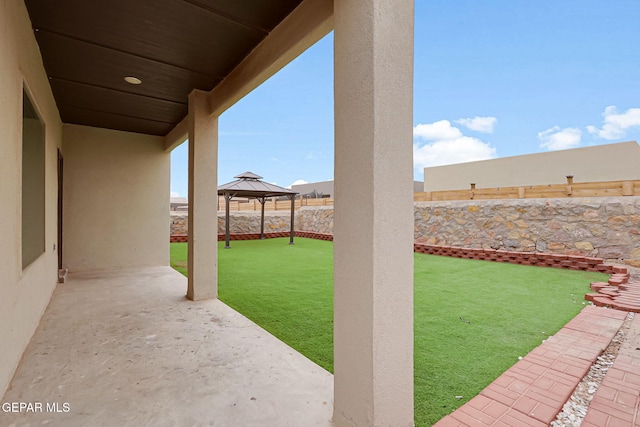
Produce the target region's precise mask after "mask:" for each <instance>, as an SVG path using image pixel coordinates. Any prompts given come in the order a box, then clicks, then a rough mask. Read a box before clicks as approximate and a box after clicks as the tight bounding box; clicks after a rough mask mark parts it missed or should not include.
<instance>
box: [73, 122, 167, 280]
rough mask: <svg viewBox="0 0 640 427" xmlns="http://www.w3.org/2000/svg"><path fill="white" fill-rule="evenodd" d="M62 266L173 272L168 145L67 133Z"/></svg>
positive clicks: (97, 132)
mask: <svg viewBox="0 0 640 427" xmlns="http://www.w3.org/2000/svg"><path fill="white" fill-rule="evenodd" d="M63 140H64V155H65V157H64V162H65V163H64V238H63V241H64V246H63V265H64V266H65V267H67V268H69V270H70V271H82V270H92V269H111V268H129V267H138V266H148V265H167V264H168V263H169V258H168V257H169V246H168V243H167V242H168V233H169V227H168V224H167V214H168V213H169V197H168V196H167V195H168V193H169V173H170V172H169V169H170V168H169V166H170V153H169V152H165V151H164V149H163V138H160V137H154V136H148V135H141V134H134V133H128V132H120V131H113V130H107V129H98V128H92V127H87V126H77V125H67V124H65V125H64V128H63Z"/></svg>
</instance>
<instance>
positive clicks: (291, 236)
mask: <svg viewBox="0 0 640 427" xmlns="http://www.w3.org/2000/svg"><path fill="white" fill-rule="evenodd" d="M289 198H290V199H291V230H290V231H289V244H290V245H293V221H294V218H295V213H296V209H295V207H296V195H295V194H292V195H290V196H289Z"/></svg>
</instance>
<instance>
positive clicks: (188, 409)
mask: <svg viewBox="0 0 640 427" xmlns="http://www.w3.org/2000/svg"><path fill="white" fill-rule="evenodd" d="M186 288H187V284H186V278H185V277H183V276H182V275H180V274H179V273H177V272H176V271H174V270H173V269H172V268H170V267H153V268H144V269H135V270H123V271H114V272H94V273H82V274H70V275H69V277H68V280H67V282H66V283H64V284H60V285H58V287H57V288H56V290H55V292H54V294H53V298H52V299H51V302H50V304H49V307H48V308H47V310H46V312H45V314H44V316H43V318H42V321H41V323H40V326H39V327H38V330H37V331H36V333H35V335H34V337H33V338H32V340H31V343H30V344H29V346H28V348H27V350H26V352H25V355H24V356H23V359H22V362H21V364H20V367H19V368H18V372H17V373H16V375H15V376H14V379H13V381H12V383H11V386H10V388H9V390H8V391H7V392H6V394H5V396H4V398H3V400H2V402H3V403H5V404H6V403H7V402H9V403H11V402H25V403H32V404H34V407H33V408H32V409H34V410H36V412H22V413H11V412H5V411H2V412H0V425H3V426H11V425H16V426H18V425H19V426H23V425H43V424H46V425H50V426H57V425H64V426H88V425H91V426H103V425H104V426H112V425H119V426H125V425H130V426H132V425H136V426H150V425H153V426H187V425H188V426H192V425H193V426H196V425H197V426H205V425H206V426H301V425H304V426H331V416H332V411H333V376H332V375H331V374H330V373H329V372H327V371H325V370H324V369H322V368H321V367H319V366H318V365H316V364H314V363H313V362H311V361H310V360H309V359H307V358H305V357H304V356H302V355H301V354H299V353H298V352H296V351H295V350H293V349H292V348H290V347H288V346H287V345H286V344H284V343H282V342H281V341H279V340H278V339H276V338H275V337H273V336H272V335H270V334H269V333H268V332H266V331H264V330H263V329H261V328H260V327H258V326H257V325H256V324H254V323H253V322H251V321H249V320H247V319H246V318H245V317H243V316H241V315H240V314H238V313H237V312H235V311H234V310H232V309H231V308H229V307H227V306H226V305H225V304H223V303H222V302H220V301H218V300H207V301H199V302H193V301H189V300H187V299H186V298H185V296H184V295H185V292H186ZM36 403H41V404H42V408H41V411H37V406H35V404H36ZM47 404H49V408H48V409H49V412H48V411H47ZM26 409H28V408H26Z"/></svg>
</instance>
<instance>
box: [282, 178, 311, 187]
mask: <svg viewBox="0 0 640 427" xmlns="http://www.w3.org/2000/svg"><path fill="white" fill-rule="evenodd" d="M301 184H308V182H307V181H305V180H304V179H296V180H295V181H293V182H292V183H291V185H289V186H288V187H287V188H289V189H290V188H291V187H292V186H294V185H301Z"/></svg>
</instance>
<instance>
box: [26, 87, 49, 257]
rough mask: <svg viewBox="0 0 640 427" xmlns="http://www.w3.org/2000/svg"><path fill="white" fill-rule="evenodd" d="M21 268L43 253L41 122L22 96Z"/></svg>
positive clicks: (27, 99) (42, 152) (42, 140)
mask: <svg viewBox="0 0 640 427" xmlns="http://www.w3.org/2000/svg"><path fill="white" fill-rule="evenodd" d="M22 99H23V101H22V268H23V269H24V268H26V267H27V266H29V265H30V264H31V263H32V262H33V261H35V260H36V259H37V258H38V257H39V256H40V255H42V253H43V252H44V244H45V234H44V218H45V214H44V211H45V207H44V205H45V203H44V198H45V197H44V193H45V191H44V186H45V179H44V169H45V162H44V146H45V144H44V124H43V123H42V121H41V120H40V117H39V116H38V113H37V112H36V110H35V108H34V107H33V103H32V102H31V100H30V99H29V95H27V93H26V92H24V91H23V96H22Z"/></svg>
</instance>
